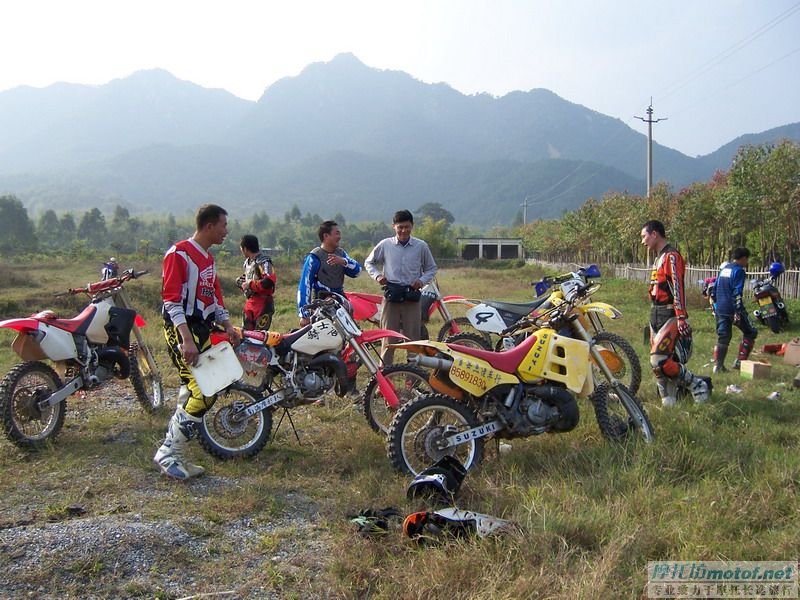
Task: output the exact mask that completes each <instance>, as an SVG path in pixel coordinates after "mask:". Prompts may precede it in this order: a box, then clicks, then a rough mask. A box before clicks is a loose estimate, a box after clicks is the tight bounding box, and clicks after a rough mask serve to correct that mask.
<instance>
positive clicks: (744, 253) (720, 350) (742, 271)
mask: <svg viewBox="0 0 800 600" xmlns="http://www.w3.org/2000/svg"><path fill="white" fill-rule="evenodd" d="M731 258H732V260H731V261H730V262H727V263H725V264H723V265H722V267H720V270H719V274H718V275H717V281H716V284H715V290H714V301H715V303H716V304H715V306H716V317H717V345H716V346H714V373H723V372H725V370H726V369H725V356H726V355H727V354H728V345H729V344H730V342H731V337H732V334H733V325H736V327H738V328H739V329H740V330H741V331H742V343H741V344H739V354H738V356H737V357H736V362H734V363H733V368H734V369H738V368H739V363H740V362H741V361H743V360H747V357H748V356H750V351H751V350H752V349H753V343H754V342H755V339H756V336H757V335H758V331H757V330H756V328H755V327H753V324H752V323H751V322H750V318H749V317H748V316H747V310H746V309H745V307H744V301H743V300H742V292H743V290H744V280H745V276H746V275H747V273H746V269H747V263H748V260H749V259H750V250H748V249H747V248H736V249H735V250H734V251H733V253H732V254H731Z"/></svg>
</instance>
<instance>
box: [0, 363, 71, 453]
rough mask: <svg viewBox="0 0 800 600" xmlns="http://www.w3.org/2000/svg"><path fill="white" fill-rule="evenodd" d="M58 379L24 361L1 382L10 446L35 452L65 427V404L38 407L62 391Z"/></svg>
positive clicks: (0, 406)
mask: <svg viewBox="0 0 800 600" xmlns="http://www.w3.org/2000/svg"><path fill="white" fill-rule="evenodd" d="M62 386H63V384H62V383H61V378H59V376H58V374H57V373H56V372H55V371H54V370H53V369H52V368H50V367H49V366H48V365H46V364H44V363H42V362H38V361H36V362H26V363H22V364H19V365H17V366H15V367H14V368H13V369H11V370H10V371H9V372H8V373H7V374H6V376H5V377H3V380H2V382H0V411H2V416H3V431H4V433H5V434H6V437H7V438H8V439H9V440H11V442H12V443H14V444H15V445H17V446H19V447H20V448H25V449H26V450H36V449H39V448H41V447H43V446H45V445H46V443H47V441H48V440H52V439H54V438H55V437H56V436H57V435H58V433H59V432H60V431H61V428H62V427H63V425H64V415H65V414H66V412H67V401H66V400H62V401H61V402H59V403H58V404H56V405H54V406H49V407H47V408H40V407H39V402H41V401H42V400H44V399H45V398H48V397H49V396H51V395H52V394H53V393H55V392H57V391H58V390H60V389H61V388H62Z"/></svg>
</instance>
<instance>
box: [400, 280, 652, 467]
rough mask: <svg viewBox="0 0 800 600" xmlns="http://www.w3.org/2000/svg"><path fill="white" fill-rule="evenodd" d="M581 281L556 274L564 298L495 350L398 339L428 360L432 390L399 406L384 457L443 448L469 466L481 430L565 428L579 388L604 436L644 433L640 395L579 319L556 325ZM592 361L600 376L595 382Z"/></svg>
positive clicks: (566, 315) (519, 433) (409, 463)
mask: <svg viewBox="0 0 800 600" xmlns="http://www.w3.org/2000/svg"><path fill="white" fill-rule="evenodd" d="M587 289H588V288H587V286H583V287H582V286H579V285H575V282H574V280H570V281H567V282H564V283H562V284H561V290H562V292H563V293H564V302H562V303H561V304H559V305H557V306H553V307H552V308H550V309H549V310H547V311H546V313H545V314H543V315H542V316H540V317H539V320H540V323H539V325H540V327H539V329H537V330H536V331H534V332H533V333H531V334H530V335H528V336H527V337H526V338H525V339H523V340H521V342H520V343H519V344H518V345H517V346H515V347H513V348H511V349H509V350H506V351H504V352H492V351H487V350H482V349H477V348H471V347H467V346H461V345H457V344H448V343H442V342H431V341H417V342H406V343H404V344H398V345H397V347H399V348H404V349H406V350H407V351H409V352H414V353H416V356H415V358H414V360H415V362H416V363H417V364H418V365H420V366H422V367H427V368H430V369H433V373H432V375H431V377H430V379H429V382H430V384H431V387H432V388H433V389H434V390H435V391H436V392H437V393H435V394H425V395H422V396H420V397H418V398H416V399H414V400H412V401H410V402H409V403H407V404H404V405H403V406H401V407H400V408H399V409H398V411H397V413H396V414H395V416H394V418H393V419H392V423H391V425H390V427H389V434H388V436H387V441H386V443H387V453H388V455H389V460H390V462H391V463H392V466H393V467H394V468H395V469H397V470H399V471H401V472H407V473H412V474H418V473H419V472H420V471H422V470H423V469H425V468H426V467H428V466H430V465H431V464H433V463H434V462H436V461H438V460H440V459H441V458H443V457H444V456H447V455H449V456H453V457H455V458H456V459H458V460H459V461H460V462H461V463H462V464H463V465H464V467H465V468H467V469H469V468H470V467H472V466H474V465H476V464H478V463H480V461H481V460H482V458H483V449H484V443H485V440H486V438H487V437H490V436H491V437H494V438H506V439H511V438H519V437H528V436H531V435H539V434H542V433H548V432H551V433H563V432H567V431H571V430H572V429H574V428H575V426H576V425H577V424H578V421H579V411H578V402H577V399H578V398H580V397H588V398H590V400H591V401H592V404H593V406H594V411H595V417H596V419H597V423H598V425H599V426H600V430H601V431H602V432H603V434H604V435H605V436H606V437H607V438H609V439H611V440H614V441H621V440H624V439H626V438H628V436H629V434H630V433H631V432H632V431H636V432H638V433H639V434H640V435H641V436H642V438H644V440H645V441H646V442H651V441H652V440H653V439H654V434H653V427H652V425H651V424H650V420H649V419H648V417H647V414H646V412H645V411H644V408H643V407H642V404H641V402H640V401H639V400H638V399H637V398H636V396H635V395H634V394H632V393H631V392H630V391H629V390H628V389H627V388H626V387H625V385H623V384H622V383H621V382H620V381H619V380H618V379H616V378H615V377H614V374H613V372H612V371H611V370H610V369H609V368H608V366H607V365H606V362H605V360H603V357H602V354H601V351H600V348H599V346H597V345H596V344H594V343H593V342H592V336H591V334H590V333H589V332H588V331H587V330H586V329H583V328H581V329H580V331H582V337H581V339H575V338H572V337H567V336H563V335H560V334H559V333H558V331H559V330H561V329H562V328H563V327H565V326H566V325H567V324H568V323H569V322H572V321H577V320H578V316H577V315H576V314H575V313H574V311H573V308H574V306H575V304H577V303H580V302H582V301H583V296H584V295H585V294H586V293H587ZM594 366H596V367H597V368H598V369H600V371H601V372H602V373H603V376H604V377H605V379H606V381H604V382H603V383H602V384H600V385H598V386H597V387H595V386H594V377H593V376H592V370H593V368H594Z"/></svg>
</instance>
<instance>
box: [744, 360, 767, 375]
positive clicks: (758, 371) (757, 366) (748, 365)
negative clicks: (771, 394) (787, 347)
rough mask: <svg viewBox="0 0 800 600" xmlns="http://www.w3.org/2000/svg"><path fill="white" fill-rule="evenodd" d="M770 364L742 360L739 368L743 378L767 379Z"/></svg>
mask: <svg viewBox="0 0 800 600" xmlns="http://www.w3.org/2000/svg"><path fill="white" fill-rule="evenodd" d="M771 370H772V365H771V364H769V363H765V362H759V361H757V360H743V361H742V365H741V367H740V369H739V373H741V375H742V378H743V379H769V377H770V371H771Z"/></svg>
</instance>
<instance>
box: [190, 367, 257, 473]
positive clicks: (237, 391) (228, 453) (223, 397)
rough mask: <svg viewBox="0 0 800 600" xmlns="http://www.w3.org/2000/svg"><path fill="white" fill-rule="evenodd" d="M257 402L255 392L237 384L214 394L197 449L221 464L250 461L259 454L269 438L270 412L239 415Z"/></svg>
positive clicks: (202, 425) (202, 426) (201, 429)
mask: <svg viewBox="0 0 800 600" xmlns="http://www.w3.org/2000/svg"><path fill="white" fill-rule="evenodd" d="M258 398H259V395H258V394H257V393H256V390H255V389H254V388H250V387H248V386H244V385H241V384H238V383H234V384H233V385H232V386H231V387H229V388H228V389H226V390H224V391H222V392H220V393H219V394H217V401H216V402H215V403H214V406H212V407H211V409H210V410H209V411H208V412H207V413H206V414H205V415H204V416H203V421H202V422H201V423H200V445H201V446H202V447H203V448H204V449H205V450H206V451H207V452H208V453H209V454H211V455H212V456H216V457H217V458H221V459H223V460H228V459H231V458H236V457H242V458H250V457H252V456H255V455H256V454H258V453H259V452H261V450H262V449H263V448H264V446H265V445H266V443H267V442H268V441H269V437H270V435H271V434H272V410H271V409H267V410H261V411H259V412H257V413H256V414H254V415H253V416H251V417H248V416H246V415H244V414H243V413H242V410H243V409H244V408H245V407H247V406H250V405H252V404H255V403H256V402H257V401H258Z"/></svg>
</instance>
